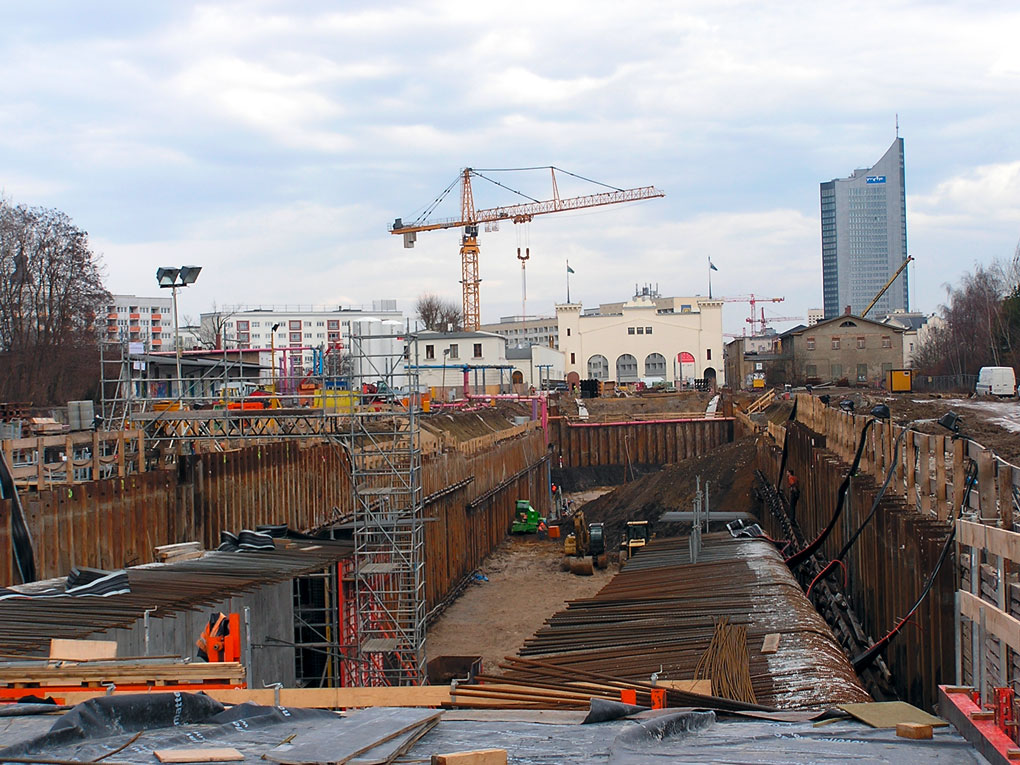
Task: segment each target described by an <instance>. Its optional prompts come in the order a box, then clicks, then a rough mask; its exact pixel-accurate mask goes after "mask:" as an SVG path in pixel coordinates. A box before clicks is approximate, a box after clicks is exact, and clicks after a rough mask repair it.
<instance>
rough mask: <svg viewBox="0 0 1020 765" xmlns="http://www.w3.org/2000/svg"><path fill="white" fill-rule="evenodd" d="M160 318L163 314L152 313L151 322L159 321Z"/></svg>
mask: <svg viewBox="0 0 1020 765" xmlns="http://www.w3.org/2000/svg"><path fill="white" fill-rule="evenodd" d="M162 318H163V314H161V313H154V314H152V320H153V321H159V320H160V319H162Z"/></svg>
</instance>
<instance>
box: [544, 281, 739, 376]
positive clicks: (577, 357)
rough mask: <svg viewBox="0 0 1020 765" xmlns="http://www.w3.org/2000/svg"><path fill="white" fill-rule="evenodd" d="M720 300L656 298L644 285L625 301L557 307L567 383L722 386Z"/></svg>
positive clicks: (570, 304)
mask: <svg viewBox="0 0 1020 765" xmlns="http://www.w3.org/2000/svg"><path fill="white" fill-rule="evenodd" d="M722 306H723V303H722V301H721V300H713V299H711V298H705V297H700V296H695V297H668V298H664V297H660V296H659V295H658V294H657V293H656V292H655V291H654V290H652V289H650V288H648V287H644V288H642V289H641V290H640V291H638V294H636V295H635V296H634V297H633V298H631V299H630V300H628V301H626V302H624V303H603V304H602V305H600V306H599V307H598V308H589V309H585V308H584V306H582V305H581V304H580V303H562V304H559V305H557V306H556V320H557V324H558V326H559V344H560V350H561V351H562V352H563V356H564V367H565V372H566V379H567V383H568V384H571V383H576V382H578V381H580V380H585V379H591V378H594V379H597V380H614V381H616V382H617V383H618V384H621V385H626V384H630V383H636V382H639V381H641V380H644V381H647V382H656V381H660V380H662V381H666V382H668V383H672V384H677V383H680V384H682V383H686V382H691V381H693V380H695V379H704V380H707V381H712V380H714V381H715V384H716V385H723V384H724V383H725V379H724V371H723V370H724V367H723V334H722Z"/></svg>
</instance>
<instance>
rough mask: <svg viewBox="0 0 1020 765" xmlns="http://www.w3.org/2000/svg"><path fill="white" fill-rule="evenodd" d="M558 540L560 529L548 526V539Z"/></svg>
mask: <svg viewBox="0 0 1020 765" xmlns="http://www.w3.org/2000/svg"><path fill="white" fill-rule="evenodd" d="M559 538H560V527H559V526H550V527H549V539H559Z"/></svg>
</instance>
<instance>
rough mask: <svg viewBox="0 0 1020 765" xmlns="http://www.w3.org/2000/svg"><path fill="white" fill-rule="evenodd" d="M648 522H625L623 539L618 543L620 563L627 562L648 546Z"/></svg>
mask: <svg viewBox="0 0 1020 765" xmlns="http://www.w3.org/2000/svg"><path fill="white" fill-rule="evenodd" d="M649 533H650V529H649V526H648V521H627V528H626V529H625V530H624V537H623V539H622V540H621V541H620V563H623V562H624V561H626V560H629V559H630V558H632V557H633V556H634V555H636V554H637V552H638V551H639V550H640V549H641V548H642V547H644V546H645V545H646V544H648V538H649Z"/></svg>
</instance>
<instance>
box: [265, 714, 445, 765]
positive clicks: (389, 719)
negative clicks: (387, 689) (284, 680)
mask: <svg viewBox="0 0 1020 765" xmlns="http://www.w3.org/2000/svg"><path fill="white" fill-rule="evenodd" d="M441 714H442V713H441V712H436V711H431V710H421V709H364V710H362V711H360V712H357V713H355V714H351V715H349V716H347V717H346V718H340V719H338V721H337V722H338V723H339V724H337V725H329V726H323V727H322V728H320V729H316V730H315V731H313V732H311V733H308V734H305V735H303V736H302V737H301V740H300V742H295V743H294V744H285V745H283V746H281V747H277V748H276V749H274V750H270V751H268V752H266V753H265V754H264V755H263V757H264V758H265V759H266V760H269V761H270V762H279V763H282V765H304V764H305V763H309V762H328V763H337V765H340V763H346V762H349V761H350V760H353V759H354V758H356V757H358V756H359V755H362V754H365V753H366V752H368V751H370V750H372V749H375V748H376V747H378V746H380V745H382V744H385V743H386V742H387V741H390V740H392V739H394V738H397V737H399V736H402V735H403V734H405V733H408V732H410V731H413V730H415V729H417V728H419V727H421V726H423V725H428V724H430V723H433V722H434V721H436V720H438V719H439V716H440V715H441Z"/></svg>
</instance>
